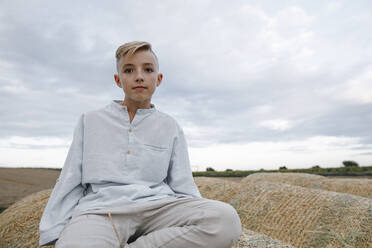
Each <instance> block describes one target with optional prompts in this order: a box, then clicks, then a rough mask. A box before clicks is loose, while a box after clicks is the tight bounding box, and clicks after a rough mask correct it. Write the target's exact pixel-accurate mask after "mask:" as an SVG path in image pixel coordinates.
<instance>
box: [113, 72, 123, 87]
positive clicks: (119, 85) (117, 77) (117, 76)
mask: <svg viewBox="0 0 372 248" xmlns="http://www.w3.org/2000/svg"><path fill="white" fill-rule="evenodd" d="M114 79H115V82H116V85H117V86H118V87H120V88H122V86H121V83H120V78H119V75H118V74H114Z"/></svg>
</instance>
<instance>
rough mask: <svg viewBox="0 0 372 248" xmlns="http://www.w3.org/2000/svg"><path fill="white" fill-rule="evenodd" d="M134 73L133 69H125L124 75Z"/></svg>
mask: <svg viewBox="0 0 372 248" xmlns="http://www.w3.org/2000/svg"><path fill="white" fill-rule="evenodd" d="M132 71H133V69H130V68H127V69H124V73H131V72H132Z"/></svg>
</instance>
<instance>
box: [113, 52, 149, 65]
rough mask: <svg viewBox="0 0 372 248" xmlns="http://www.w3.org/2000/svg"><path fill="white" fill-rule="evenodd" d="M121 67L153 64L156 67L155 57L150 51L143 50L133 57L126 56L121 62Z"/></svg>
mask: <svg viewBox="0 0 372 248" xmlns="http://www.w3.org/2000/svg"><path fill="white" fill-rule="evenodd" d="M119 64H120V66H124V65H126V64H153V65H156V59H155V55H154V54H153V53H152V52H151V51H149V50H141V51H137V52H135V53H134V54H133V55H128V54H126V55H124V56H122V57H121V58H120V60H119Z"/></svg>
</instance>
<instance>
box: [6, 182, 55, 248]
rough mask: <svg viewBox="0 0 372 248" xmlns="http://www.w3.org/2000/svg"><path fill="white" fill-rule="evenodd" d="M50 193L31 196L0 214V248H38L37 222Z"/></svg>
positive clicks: (47, 191) (46, 191) (44, 192)
mask: <svg viewBox="0 0 372 248" xmlns="http://www.w3.org/2000/svg"><path fill="white" fill-rule="evenodd" d="M51 192H52V190H51V189H48V190H43V191H40V192H37V193H34V194H31V195H29V196H27V197H25V198H23V199H21V200H20V201H18V202H16V203H14V204H13V205H11V206H10V207H9V208H7V209H6V210H5V211H4V212H2V213H1V214H0V247H3V248H7V247H12V248H18V247H19V248H21V247H22V248H23V247H28V248H29V247H30V248H31V247H39V236H40V234H39V222H40V219H41V216H42V213H43V211H44V208H45V206H46V204H47V202H48V199H49V196H50V194H51ZM46 247H50V248H51V247H53V246H46Z"/></svg>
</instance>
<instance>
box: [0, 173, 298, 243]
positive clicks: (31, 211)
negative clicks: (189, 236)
mask: <svg viewBox="0 0 372 248" xmlns="http://www.w3.org/2000/svg"><path fill="white" fill-rule="evenodd" d="M212 181H214V180H212ZM199 182H200V183H201V184H203V183H204V184H203V188H205V189H208V187H207V185H206V184H205V183H207V181H206V180H204V179H201V180H199ZM214 183H215V186H217V185H218V186H221V185H222V184H221V183H223V182H220V181H219V180H217V181H214ZM51 192H52V190H51V189H48V190H44V191H40V192H38V193H34V194H32V195H30V196H28V197H25V198H23V199H21V200H20V201H18V202H16V203H15V204H13V205H11V206H10V207H9V208H8V209H6V210H5V211H4V212H3V213H1V214H0V247H1V248H10V247H12V248H18V247H27V248H31V247H39V246H38V244H39V222H40V218H41V215H42V212H43V211H44V208H45V205H46V204H47V202H48V199H49V196H50V194H51ZM226 192H228V190H227V191H226ZM216 195H218V194H216ZM45 247H46V248H53V247H54V246H45ZM246 247H283V248H284V247H289V248H290V247H291V246H290V245H287V244H282V243H281V242H280V241H278V240H275V239H272V238H269V237H267V236H265V235H262V234H258V233H254V232H252V231H249V230H243V234H242V235H241V237H240V240H239V242H238V244H237V245H235V246H234V247H233V248H246Z"/></svg>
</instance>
